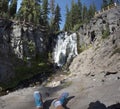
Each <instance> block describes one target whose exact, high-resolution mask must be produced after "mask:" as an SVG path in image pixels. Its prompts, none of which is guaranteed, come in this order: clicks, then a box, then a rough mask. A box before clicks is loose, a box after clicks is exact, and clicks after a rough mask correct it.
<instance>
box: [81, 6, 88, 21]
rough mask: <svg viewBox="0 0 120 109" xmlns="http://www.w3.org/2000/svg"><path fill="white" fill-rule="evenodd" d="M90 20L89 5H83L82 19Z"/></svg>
mask: <svg viewBox="0 0 120 109" xmlns="http://www.w3.org/2000/svg"><path fill="white" fill-rule="evenodd" d="M87 20H88V10H87V7H86V6H85V5H84V6H83V13H82V21H83V22H86V21H87Z"/></svg>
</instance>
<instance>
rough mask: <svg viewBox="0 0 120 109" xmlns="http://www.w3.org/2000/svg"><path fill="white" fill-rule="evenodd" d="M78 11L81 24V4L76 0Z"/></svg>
mask: <svg viewBox="0 0 120 109" xmlns="http://www.w3.org/2000/svg"><path fill="white" fill-rule="evenodd" d="M78 11H79V12H78V13H79V15H80V22H81V20H82V3H81V1H80V0H78Z"/></svg>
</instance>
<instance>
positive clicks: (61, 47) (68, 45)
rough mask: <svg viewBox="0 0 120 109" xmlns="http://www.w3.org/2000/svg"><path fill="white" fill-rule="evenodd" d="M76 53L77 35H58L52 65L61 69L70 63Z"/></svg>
mask: <svg viewBox="0 0 120 109" xmlns="http://www.w3.org/2000/svg"><path fill="white" fill-rule="evenodd" d="M76 55H78V52H77V34H76V33H73V34H70V35H68V34H67V32H65V33H61V34H59V35H58V38H57V41H56V46H55V48H54V52H53V59H54V63H55V64H57V66H59V67H62V66H63V65H64V64H65V63H66V62H70V61H71V60H72V59H73V58H74V57H75V56H76Z"/></svg>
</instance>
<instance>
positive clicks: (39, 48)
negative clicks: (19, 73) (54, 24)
mask: <svg viewBox="0 0 120 109" xmlns="http://www.w3.org/2000/svg"><path fill="white" fill-rule="evenodd" d="M45 51H46V45H45V37H44V35H43V33H42V32H41V31H40V29H39V28H37V27H33V26H32V25H22V24H20V23H18V22H12V21H9V20H5V19H0V82H1V81H4V80H6V79H8V78H10V77H11V76H13V75H14V72H13V67H14V66H13V63H12V61H11V59H12V58H13V57H16V58H19V59H23V57H26V58H27V57H28V58H29V57H34V56H36V55H37V54H43V53H44V52H45Z"/></svg>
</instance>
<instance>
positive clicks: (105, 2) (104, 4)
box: [102, 0, 108, 8]
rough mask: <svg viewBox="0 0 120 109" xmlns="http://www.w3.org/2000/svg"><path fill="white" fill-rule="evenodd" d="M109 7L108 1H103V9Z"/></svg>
mask: <svg viewBox="0 0 120 109" xmlns="http://www.w3.org/2000/svg"><path fill="white" fill-rule="evenodd" d="M107 6H108V0H103V5H102V8H105V7H107Z"/></svg>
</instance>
